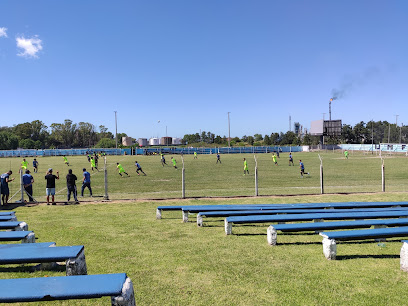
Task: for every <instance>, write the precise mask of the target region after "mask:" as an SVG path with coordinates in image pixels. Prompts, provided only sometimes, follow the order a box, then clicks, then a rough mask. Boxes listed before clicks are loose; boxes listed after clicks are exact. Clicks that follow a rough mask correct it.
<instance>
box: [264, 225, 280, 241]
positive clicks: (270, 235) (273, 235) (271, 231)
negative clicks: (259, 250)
mask: <svg viewBox="0 0 408 306" xmlns="http://www.w3.org/2000/svg"><path fill="white" fill-rule="evenodd" d="M266 236H267V240H268V244H269V245H276V240H277V236H278V233H277V232H276V229H275V228H274V227H273V226H272V225H271V226H269V227H268V230H267V231H266Z"/></svg>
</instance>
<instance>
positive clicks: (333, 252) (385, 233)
mask: <svg viewBox="0 0 408 306" xmlns="http://www.w3.org/2000/svg"><path fill="white" fill-rule="evenodd" d="M320 235H321V236H322V237H323V241H322V244H323V254H324V256H325V257H326V258H327V259H329V260H334V259H336V256H337V245H336V241H338V240H341V241H349V240H366V239H380V238H382V239H384V238H394V237H408V226H402V227H392V228H376V229H365V230H353V231H337V232H321V233H320Z"/></svg>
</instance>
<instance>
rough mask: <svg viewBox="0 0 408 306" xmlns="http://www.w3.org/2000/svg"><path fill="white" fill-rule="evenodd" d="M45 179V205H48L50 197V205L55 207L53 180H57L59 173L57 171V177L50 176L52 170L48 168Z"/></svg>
mask: <svg viewBox="0 0 408 306" xmlns="http://www.w3.org/2000/svg"><path fill="white" fill-rule="evenodd" d="M45 179H46V180H47V187H46V189H45V191H46V194H47V205H50V196H51V200H52V205H56V203H55V180H59V172H58V171H57V175H54V174H52V168H49V169H48V171H47V173H46V175H45Z"/></svg>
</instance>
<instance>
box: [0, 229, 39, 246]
mask: <svg viewBox="0 0 408 306" xmlns="http://www.w3.org/2000/svg"><path fill="white" fill-rule="evenodd" d="M20 240H21V242H22V243H32V242H35V235H34V232H32V231H11V232H0V241H20Z"/></svg>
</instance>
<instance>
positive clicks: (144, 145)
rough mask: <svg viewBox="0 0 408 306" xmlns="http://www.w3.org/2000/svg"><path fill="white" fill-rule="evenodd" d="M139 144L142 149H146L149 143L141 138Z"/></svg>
mask: <svg viewBox="0 0 408 306" xmlns="http://www.w3.org/2000/svg"><path fill="white" fill-rule="evenodd" d="M137 143H138V144H139V146H140V147H146V146H147V144H148V142H147V139H146V138H139V139H138V140H137Z"/></svg>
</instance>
